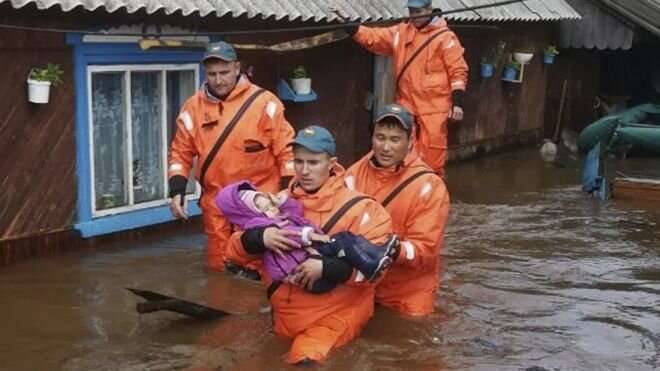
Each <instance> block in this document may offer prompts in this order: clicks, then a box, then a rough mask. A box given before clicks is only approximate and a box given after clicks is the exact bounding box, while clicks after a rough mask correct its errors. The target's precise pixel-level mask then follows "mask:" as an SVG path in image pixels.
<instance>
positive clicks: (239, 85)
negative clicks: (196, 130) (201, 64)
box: [198, 75, 252, 126]
mask: <svg viewBox="0 0 660 371" xmlns="http://www.w3.org/2000/svg"><path fill="white" fill-rule="evenodd" d="M250 87H252V83H251V82H250V80H249V79H248V78H247V76H245V75H241V76H240V77H239V79H238V81H237V82H236V85H235V86H234V89H232V91H231V92H229V95H227V97H226V98H225V99H224V100H221V99H218V98H217V97H216V96H214V95H213V94H211V93H210V92H209V87H208V82H206V81H205V82H204V84H203V85H202V87H201V88H200V89H199V92H198V96H199V98H200V99H201V100H202V101H203V102H204V103H206V104H208V105H211V106H214V107H217V109H209V110H205V112H204V118H203V122H202V126H207V125H213V124H215V123H217V122H218V121H219V120H220V115H221V114H222V113H221V112H222V110H223V105H224V104H226V103H231V102H232V101H235V100H237V99H239V98H241V96H242V95H243V94H245V93H246V92H247V91H248V90H250Z"/></svg>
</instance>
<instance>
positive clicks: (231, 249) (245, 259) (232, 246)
mask: <svg viewBox="0 0 660 371" xmlns="http://www.w3.org/2000/svg"><path fill="white" fill-rule="evenodd" d="M242 235H243V232H242V231H241V232H234V233H232V235H231V237H230V238H229V241H228V242H227V250H226V254H227V261H230V262H232V263H235V264H238V265H241V266H244V267H247V266H249V265H251V264H253V263H255V262H256V261H259V260H261V259H262V255H251V254H248V253H247V252H246V251H245V249H244V248H243V243H242V242H241V236H242Z"/></svg>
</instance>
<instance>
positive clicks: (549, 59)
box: [543, 45, 559, 64]
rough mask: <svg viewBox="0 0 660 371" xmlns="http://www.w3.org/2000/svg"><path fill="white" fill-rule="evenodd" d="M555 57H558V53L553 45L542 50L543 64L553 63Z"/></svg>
mask: <svg viewBox="0 0 660 371" xmlns="http://www.w3.org/2000/svg"><path fill="white" fill-rule="evenodd" d="M557 55H559V51H558V50H557V47H556V46H554V45H548V46H547V47H546V48H545V49H543V63H545V64H553V63H555V57H556V56H557Z"/></svg>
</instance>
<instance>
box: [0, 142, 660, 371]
mask: <svg viewBox="0 0 660 371" xmlns="http://www.w3.org/2000/svg"><path fill="white" fill-rule="evenodd" d="M578 179H579V171H578V170H577V169H573V168H558V167H556V166H553V165H549V164H544V163H543V162H541V160H540V159H539V156H538V154H537V153H536V152H535V151H534V150H523V151H519V152H515V153H509V154H504V155H499V156H495V157H490V158H485V159H480V160H475V161H470V162H463V163H458V164H454V165H452V166H450V168H449V171H448V184H449V187H450V190H451V194H452V202H453V209H452V214H451V220H450V225H449V227H448V229H447V236H446V247H445V249H444V251H443V254H442V262H443V266H444V273H443V284H442V290H441V291H440V293H439V295H438V298H437V311H436V314H434V315H432V316H430V317H428V318H425V319H409V318H403V317H400V316H398V315H396V314H393V313H391V312H389V311H387V310H385V309H382V308H379V309H378V310H377V312H376V315H375V317H374V318H373V319H372V320H371V322H370V323H369V324H368V326H367V328H366V329H365V330H364V332H363V334H362V336H361V337H360V338H359V339H357V340H356V341H354V342H353V343H351V344H349V345H348V346H346V347H344V348H342V349H340V350H339V351H337V352H335V353H334V354H333V356H332V358H331V359H330V360H329V361H327V362H326V363H325V364H323V365H322V366H320V367H319V368H320V369H327V370H335V369H336V370H528V371H542V370H553V371H554V370H653V369H658V368H660V259H659V258H658V254H659V253H660V228H659V226H658V223H660V205H653V204H648V203H644V202H637V203H634V204H630V203H622V202H616V201H610V202H606V203H601V202H599V201H597V200H594V199H591V198H589V197H587V196H585V195H583V194H581V193H580V188H579V185H578ZM204 242H205V240H204V237H203V236H202V235H198V234H185V235H168V236H163V237H162V238H161V239H159V240H147V241H143V242H142V243H140V244H135V243H132V244H125V245H116V246H112V247H109V248H103V249H100V250H97V251H94V252H85V253H80V254H71V255H66V256H62V257H58V258H52V259H43V260H36V261H31V262H27V263H22V264H18V265H15V266H10V267H5V268H1V269H0V297H1V298H2V299H1V302H0V303H1V305H0V318H2V327H1V331H0V369H1V370H71V371H83V370H84V371H87V370H97V371H101V370H131V371H132V370H135V371H137V370H153V371H155V370H186V369H187V370H278V369H291V367H289V366H286V365H285V364H284V363H283V361H282V355H283V354H284V353H285V352H286V350H287V347H288V341H287V340H285V339H280V338H278V337H276V336H275V335H274V334H273V333H272V330H271V325H270V317H269V314H265V313H263V312H264V311H263V308H264V306H265V305H266V304H267V303H266V300H265V294H264V292H265V290H264V289H263V287H261V286H260V284H258V283H255V282H250V281H246V280H242V279H237V278H231V277H228V276H225V275H224V274H208V273H206V272H205V271H204V265H203V260H204V249H203V245H204ZM125 287H138V288H142V289H147V290H154V291H158V292H163V293H168V294H173V295H176V296H177V297H182V298H186V299H189V300H192V301H200V302H207V303H210V304H212V305H215V306H218V307H220V308H223V309H226V310H229V311H231V312H233V313H236V314H234V315H231V316H229V317H226V318H224V319H220V320H217V321H214V322H204V321H197V320H192V319H188V318H184V317H182V316H180V315H177V314H173V313H164V312H158V313H152V314H145V315H138V314H137V313H136V312H135V303H136V302H137V301H139V299H138V298H137V297H135V296H133V295H132V294H131V293H129V292H128V291H126V290H124V288H125Z"/></svg>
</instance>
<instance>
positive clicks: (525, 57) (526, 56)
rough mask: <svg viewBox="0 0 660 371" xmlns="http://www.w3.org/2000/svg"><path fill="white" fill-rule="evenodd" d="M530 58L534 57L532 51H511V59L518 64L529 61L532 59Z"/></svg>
mask: <svg viewBox="0 0 660 371" xmlns="http://www.w3.org/2000/svg"><path fill="white" fill-rule="evenodd" d="M532 58H534V53H520V52H517V53H513V59H514V60H515V61H516V62H518V63H520V64H526V63H529V62H531V61H532Z"/></svg>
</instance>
